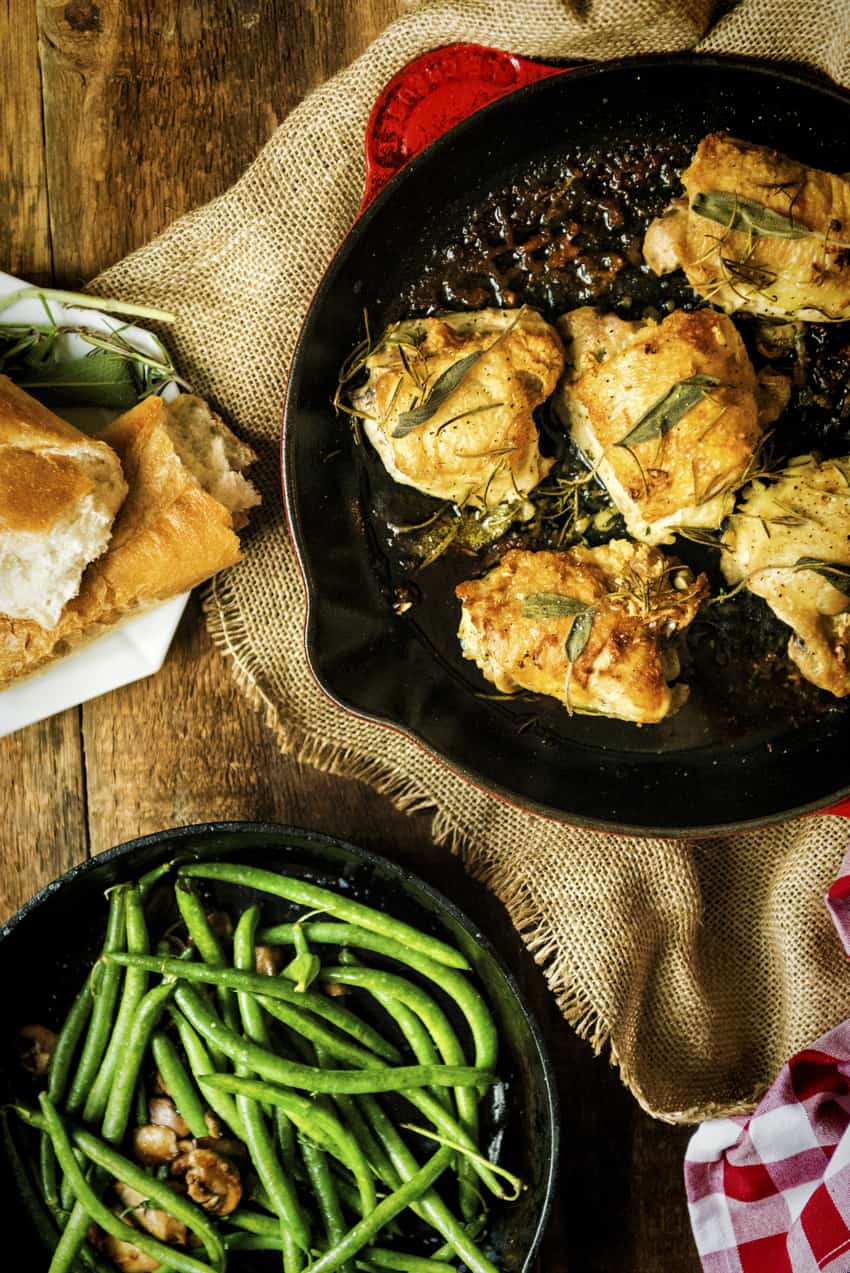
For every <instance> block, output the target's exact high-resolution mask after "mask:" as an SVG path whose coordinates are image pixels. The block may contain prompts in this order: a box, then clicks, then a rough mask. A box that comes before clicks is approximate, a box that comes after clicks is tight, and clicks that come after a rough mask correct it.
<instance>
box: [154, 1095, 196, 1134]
mask: <svg viewBox="0 0 850 1273" xmlns="http://www.w3.org/2000/svg"><path fill="white" fill-rule="evenodd" d="M148 1110H149V1112H150V1120H151V1123H153V1124H155V1125H156V1126H157V1127H170V1128H171V1129H172V1131H174V1132H175V1133H176V1134H177V1135H178V1136H188V1135H189V1125H188V1123H187V1122H186V1120H185V1119H184V1118H183V1117H182V1115H181V1114H180V1113H178V1110H177V1106H176V1105H175V1104H174V1101H172V1100H171V1098H170V1097H169V1096H154V1097H153V1099H152V1100H151V1101H149V1103H148Z"/></svg>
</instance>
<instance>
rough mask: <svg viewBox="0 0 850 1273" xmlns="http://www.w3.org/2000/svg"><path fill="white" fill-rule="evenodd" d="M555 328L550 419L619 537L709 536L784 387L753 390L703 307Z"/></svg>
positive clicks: (576, 313)
mask: <svg viewBox="0 0 850 1273" xmlns="http://www.w3.org/2000/svg"><path fill="white" fill-rule="evenodd" d="M558 326H559V329H560V332H561V334H562V336H563V337H564V342H565V345H566V351H567V362H568V370H567V371H566V372H565V374H564V377H563V379H562V381H561V384H560V386H559V388H558V390H557V393H556V398H555V406H556V409H557V411H558V414H559V416H560V417H561V419H562V420H563V422H564V424H565V425H566V426H567V427H568V428H569V430H570V433H571V435H572V438H573V440H574V442H575V443H576V445H577V446H578V447H579V448H580V449H581V451H583V453H584V454H585V456H586V457H587V459H588V461H589V462H590V463H591V464H592V465H593V466H594V467H595V469H596V472H597V474H598V476H599V478H600V480H601V481H602V482H603V483H604V484H605V487H606V488H607V490H608V492H609V494H610V496H611V498H612V500H613V501H614V503H615V504H616V506H617V508H618V509H619V510H620V512H621V513H622V514H623V516H624V517H625V519H626V525H627V527H628V530H629V532H630V534H632V535H634V536H635V538H636V539H639V540H641V541H642V542H644V543H649V544H658V543H671V542H672V540H673V532H674V530H675V529H676V527H678V526H691V527H706V528H714V527H717V526H719V525H720V523H721V522H722V521H723V519H724V517H726V516H727V514H728V513H730V512H731V511H732V506H733V503H734V498H735V496H734V491H735V488H736V487H737V486H740V485H741V483H742V482H743V481H744V476H745V473H746V470H747V466H748V465H749V463H750V461H751V460H752V457H753V455H754V453H755V451H756V448H757V447H758V444H759V441H760V439H761V436H762V429H763V425H764V424H766V423H767V422H769V420H771V419H773V418H775V417H776V415H778V414H779V413H780V412H781V411H782V409H783V408H784V406H785V404H786V403H787V400H788V394H789V392H790V383H789V382H788V380H787V379H786V378H785V377H782V376H776V375H771V376H770V377H765V378H764V380H763V381H761V382H760V381H759V380H758V379H757V378H756V374H755V372H754V371H753V368H752V364H751V363H750V360H749V358H748V356H747V351H746V349H745V348H744V344H743V341H742V340H741V337H740V336H739V334H738V332H737V330H736V328H735V326H734V324H733V322H732V320H731V319H730V318H727V317H726V315H725V314H718V313H716V312H715V311H714V310H710V309H700V310H697V311H696V312H694V313H690V314H689V313H685V312H684V311H683V310H676V311H674V312H673V313H672V314H670V315H668V317H667V318H665V319H664V321H663V322H662V323H654V322H652V321H648V322H643V323H636V322H634V323H633V322H624V321H623V320H622V319H619V318H617V317H615V316H614V315H613V314H597V313H596V312H595V311H594V310H593V309H590V308H588V307H584V308H582V309H577V310H573V311H572V312H571V313H569V314H565V315H564V316H563V317H562V318H561V319H559V322H558Z"/></svg>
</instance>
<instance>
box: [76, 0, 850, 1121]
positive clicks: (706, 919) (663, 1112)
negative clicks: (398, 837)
mask: <svg viewBox="0 0 850 1273" xmlns="http://www.w3.org/2000/svg"><path fill="white" fill-rule="evenodd" d="M456 40H467V41H475V42H480V43H483V44H490V45H496V46H498V47H501V48H505V49H510V50H513V51H515V52H517V53H523V54H527V55H531V56H537V57H541V58H547V57H558V58H587V59H604V58H613V57H619V56H623V55H626V54H633V53H640V52H648V51H658V50H677V49H688V48H696V49H698V50H704V51H706V52H709V51H710V52H714V53H739V54H749V55H754V56H761V57H772V58H782V59H790V60H793V61H799V62H805V63H808V64H809V65H810V66H813V67H816V68H818V69H820V70H821V71H825V72H827V73H828V74H829V75H830V76H832V77H833V78H834V79H835V80H837V81H839V82H841V83H843V84H845V85H850V0H796V3H793V4H789V3H788V0H743V3H740V4H737V5H730V3H729V2H728V0H725V2H724V3H715V2H714V0H634V2H633V3H629V2H628V0H563V3H558V0H515V2H513V3H508V2H502V3H499V2H498V0H454V2H450V0H440V2H432V3H412V4H410V5H409V6H408V9H407V11H406V12H405V13H404V15H403V16H402V17H401V18H399V19H398V20H397V21H396V22H395V23H393V24H392V25H391V26H390V27H389V28H388V29H387V30H386V31H385V32H384V34H383V35H382V36H381V37H380V38H379V39H378V40H377V41H376V42H375V43H374V44H373V45H372V47H371V48H370V49H369V50H368V51H367V52H366V53H365V54H364V55H363V56H362V57H361V58H359V59H358V60H357V61H356V62H355V63H354V64H353V65H352V66H351V67H349V68H348V69H347V70H346V71H344V72H343V73H342V74H340V75H338V76H337V77H336V78H335V79H333V80H331V81H330V82H329V83H327V84H325V85H323V86H322V87H321V88H319V89H317V90H316V91H315V92H314V93H312V94H311V95H310V96H309V97H308V98H307V99H306V100H305V101H304V102H303V103H302V104H301V105H300V106H299V107H298V108H297V109H296V110H295V111H293V113H292V114H291V115H290V116H289V118H288V119H287V120H286V121H285V123H284V124H283V125H282V126H281V127H280V128H279V129H278V130H277V132H276V133H275V134H274V136H273V137H272V138H271V140H270V141H269V142H268V144H267V145H266V147H265V148H264V150H263V151H262V152H261V153H260V155H259V156H258V158H257V159H256V161H255V162H254V164H253V165H252V166H251V168H250V169H249V170H248V172H247V173H246V174H245V175H244V176H243V177H242V178H241V180H240V181H238V182H237V183H236V185H235V186H234V187H233V188H232V189H231V190H229V191H228V192H227V193H226V194H224V195H223V196H222V197H221V198H219V199H217V200H215V202H213V203H211V204H209V205H208V206H207V207H204V208H201V209H199V210H198V211H196V212H193V213H191V214H190V215H188V216H186V217H184V218H183V219H182V220H180V221H178V222H177V223H176V224H175V225H174V226H172V227H171V228H170V229H169V230H168V231H167V232H166V233H165V234H164V235H163V236H162V237H161V238H159V239H157V240H156V241H155V242H154V243H152V244H150V245H149V246H148V247H146V248H144V249H142V250H141V251H140V252H137V253H135V254H134V255H133V256H131V257H129V258H128V259H127V260H125V261H122V262H121V263H120V264H118V265H116V266H114V267H113V268H112V269H110V270H109V271H108V272H107V273H106V274H105V275H103V276H102V277H101V278H100V279H98V280H97V281H96V282H95V283H94V284H92V287H93V288H94V289H97V290H99V291H103V290H105V291H106V292H108V293H109V294H112V295H120V296H123V297H125V298H127V299H132V300H136V301H139V302H147V303H149V304H154V305H159V306H163V307H165V308H167V309H169V310H173V311H175V312H176V313H177V314H178V315H179V318H178V321H177V323H176V324H175V326H174V327H172V328H169V332H168V339H169V343H170V346H171V348H172V349H173V352H174V354H175V356H176V358H177V360H178V362H179V364H180V366H181V368H182V370H183V373H184V374H185V375H186V376H188V377H189V379H190V380H191V381H192V383H193V385H194V386H195V387H196V388H197V390H198V392H200V393H203V394H206V395H208V396H209V397H211V398H212V399H213V401H214V402H216V403H217V404H218V405H219V406H220V407H221V408H223V409H224V411H225V412H226V414H227V415H228V416H229V417H230V418H231V419H232V420H233V421H235V422H236V423H237V424H238V427H239V429H240V430H241V431H242V432H243V434H245V435H246V436H250V438H251V439H252V441H253V443H254V445H255V447H256V449H257V451H258V452H259V453H260V457H261V458H260V462H259V464H258V466H257V470H256V477H257V481H258V483H259V485H260V486H261V488H262V491H263V497H264V505H263V510H262V516H261V519H260V520H259V524H258V526H257V527H256V530H255V532H254V534H253V537H252V539H251V540H250V542H249V551H248V553H247V558H246V560H245V562H244V563H243V564H242V565H241V566H239V567H237V568H235V569H233V570H231V571H230V572H228V573H227V574H226V575H225V576H223V577H222V578H220V579H219V580H218V581H217V582H216V583H215V585H214V586H213V587H212V588H211V590H210V591H209V593H208V596H207V598H206V612H207V616H208V620H209V627H210V631H211V633H212V636H213V639H214V640H215V642H216V644H217V645H218V646H220V648H221V649H223V650H224V651H226V652H227V654H228V655H229V656H230V658H231V660H232V666H233V670H234V674H235V676H236V677H237V680H238V682H239V684H240V686H242V688H243V689H244V691H245V693H246V694H247V695H248V696H249V697H250V699H251V700H252V702H254V703H255V704H257V706H258V707H262V708H263V709H264V710H265V714H266V717H267V719H268V722H269V724H270V725H271V727H272V729H273V730H274V731H275V733H276V735H277V737H278V739H279V741H280V745H281V747H283V748H285V749H286V750H287V751H290V752H292V753H293V754H294V755H296V756H297V757H298V758H299V759H301V760H303V761H308V762H310V763H312V764H314V765H318V766H321V767H322V768H324V769H328V770H333V771H334V772H337V773H340V774H345V775H349V776H354V777H356V778H359V779H361V780H363V781H364V782H367V783H370V784H372V785H373V786H374V787H376V788H377V789H378V790H380V791H382V792H384V793H386V794H387V796H389V797H390V798H391V799H392V800H393V801H395V803H396V804H398V805H399V806H400V807H402V808H405V809H408V810H414V809H415V810H423V809H426V810H429V811H430V810H433V813H434V822H433V830H434V835H435V837H436V838H437V839H438V840H439V841H442V842H445V843H446V844H448V845H450V846H451V847H452V848H453V849H455V850H458V851H459V852H460V853H461V854H462V855H463V859H464V861H465V862H466V864H467V866H468V867H469V869H470V870H471V871H472V872H474V874H475V875H477V876H478V877H480V878H481V879H483V880H484V881H486V883H487V884H488V885H489V886H490V888H492V889H493V891H494V892H495V893H497V894H498V896H499V897H500V898H501V899H502V900H503V902H504V903H505V905H506V906H507V908H508V911H509V912H510V915H511V918H512V919H513V922H514V923H515V924H516V926H517V928H518V929H519V930H520V931H521V933H522V934H523V937H524V938H525V940H526V942H527V943H528V946H529V948H530V949H531V950H532V951H533V953H534V956H535V958H536V959H537V960H538V961H539V962H540V964H541V965H542V966H543V968H544V970H545V973H546V976H547V978H548V981H549V984H550V986H551V988H552V990H553V992H554V993H555V995H556V996H557V999H558V1003H559V1004H560V1006H561V1009H562V1011H563V1013H564V1016H565V1017H566V1019H567V1020H568V1021H569V1022H570V1023H571V1024H572V1025H573V1026H574V1027H575V1028H576V1029H577V1030H578V1031H579V1032H580V1033H581V1034H582V1035H584V1036H585V1037H586V1038H588V1039H589V1040H590V1042H591V1043H592V1044H593V1046H594V1047H595V1048H597V1049H602V1048H603V1047H604V1046H605V1045H606V1044H607V1045H609V1046H610V1053H611V1056H612V1058H613V1060H614V1061H615V1062H616V1063H617V1064H618V1065H619V1067H620V1072H621V1074H622V1077H623V1080H624V1081H625V1082H626V1083H627V1084H628V1086H629V1087H630V1088H631V1090H632V1092H633V1093H634V1095H635V1096H636V1098H637V1099H638V1100H639V1101H640V1103H641V1104H642V1105H643V1106H644V1107H645V1108H646V1109H647V1110H649V1111H650V1112H651V1113H653V1114H655V1115H657V1116H659V1117H661V1118H665V1119H669V1120H671V1121H672V1120H682V1121H687V1120H696V1119H699V1118H701V1117H704V1116H710V1115H712V1114H718V1113H721V1112H726V1111H732V1110H740V1109H742V1108H746V1107H747V1106H748V1105H749V1104H750V1103H751V1102H752V1101H753V1099H754V1098H755V1096H756V1095H757V1093H758V1092H759V1091H760V1089H761V1088H762V1087H763V1086H764V1084H766V1083H767V1082H768V1081H769V1080H770V1079H771V1078H772V1077H773V1075H774V1074H775V1073H776V1072H777V1071H778V1070H779V1068H780V1066H781V1064H782V1062H783V1061H784V1060H785V1058H786V1057H787V1056H788V1054H789V1053H790V1052H792V1051H793V1050H794V1049H796V1048H798V1047H800V1046H801V1045H803V1044H805V1043H806V1042H807V1041H809V1040H811V1039H814V1038H815V1037H817V1036H818V1035H819V1034H821V1033H823V1032H824V1031H825V1030H827V1029H828V1028H829V1027H831V1026H834V1025H835V1024H836V1023H837V1022H839V1021H840V1020H842V1019H843V1018H844V1017H846V1016H848V1015H850V972H849V971H848V968H847V964H846V960H845V956H844V955H843V954H842V952H841V949H840V947H839V945H838V942H837V941H836V940H835V938H834V936H833V934H832V931H831V927H830V923H829V920H828V918H827V915H826V911H825V908H824V906H823V901H822V897H823V894H824V892H825V890H826V889H827V887H828V885H829V883H830V880H831V878H832V876H833V875H834V873H835V872H836V870H837V868H838V865H839V863H840V860H841V857H842V852H843V849H844V846H845V843H846V841H847V839H848V826H847V824H845V823H844V822H843V821H842V820H841V819H839V818H835V817H818V818H812V819H806V820H803V821H801V822H797V823H795V824H793V825H787V826H783V827H780V828H773V829H770V830H767V831H762V832H757V833H753V834H747V835H740V836H735V837H730V838H726V839H721V840H705V841H696V842H681V841H680V842H676V841H672V840H658V839H639V838H624V837H611V836H606V835H601V834H595V833H592V832H588V831H585V830H574V829H570V828H568V827H564V826H561V825H557V824H555V823H553V822H549V821H547V820H544V819H541V818H537V817H534V816H532V815H529V814H524V813H521V812H517V811H515V810H513V809H510V808H507V807H506V806H505V805H504V804H501V803H498V802H497V801H496V800H494V799H492V798H490V797H488V796H487V795H485V794H483V793H482V792H480V791H477V790H474V789H472V788H471V787H470V786H468V785H467V784H466V783H465V782H463V781H462V780H461V779H459V778H457V777H455V776H454V775H453V774H451V773H450V772H449V771H448V770H447V769H446V768H445V767H444V766H443V765H442V764H440V763H438V762H437V761H435V760H432V759H430V757H428V756H426V755H425V754H424V753H423V752H422V751H421V750H420V749H419V748H418V747H416V746H415V744H413V743H411V742H409V741H407V740H406V739H404V738H402V737H400V736H398V735H397V734H394V733H391V732H389V731H387V730H385V729H383V728H381V727H379V726H375V725H371V724H367V723H364V722H362V721H358V720H355V719H353V718H351V717H349V716H346V715H344V714H343V713H342V712H340V711H339V710H338V709H337V708H335V707H334V706H333V705H332V704H331V703H330V702H329V701H328V700H327V699H326V698H325V697H324V696H323V695H322V694H321V693H320V692H319V691H318V690H317V689H316V688H315V687H314V685H313V683H312V681H311V678H310V676H309V675H308V672H307V667H306V662H305V656H304V650H303V643H302V631H303V611H304V596H303V589H302V585H301V581H300V577H299V574H298V571H297V569H296V565H295V561H294V558H293V555H292V552H291V549H290V545H289V542H288V538H287V531H286V527H285V523H284V518H283V514H282V511H281V501H280V481H279V469H278V429H279V425H280V410H281V400H282V395H283V389H284V384H285V378H286V373H287V367H288V363H289V359H290V355H291V352H292V349H293V346H294V343H295V340H296V336H297V333H298V330H299V326H300V323H301V320H302V318H303V315H304V313H305V311H306V308H307V305H308V302H309V300H310V297H311V294H312V292H313V290H314V287H315V286H316V284H317V283H318V281H319V278H320V277H321V275H322V273H323V271H324V269H325V266H326V265H327V263H328V261H329V259H330V257H331V255H332V253H333V251H334V249H335V247H336V245H337V244H338V243H339V241H340V240H341V239H342V237H343V235H344V234H345V232H346V230H347V229H348V227H349V226H350V224H351V222H352V221H353V219H354V217H355V214H356V212H357V207H358V203H359V200H360V196H361V192H362V188H363V176H364V170H363V157H362V155H363V144H362V143H363V134H364V128H365V124H366V120H367V117H368V114H369V110H370V107H371V106H372V103H373V102H374V100H375V96H376V94H377V93H378V91H379V90H380V89H381V87H382V85H384V84H385V83H386V81H387V80H388V79H390V77H391V76H392V75H394V74H395V73H396V72H397V71H398V70H399V69H400V68H401V67H402V66H403V65H404V63H406V62H407V61H409V60H410V59H411V58H413V57H415V56H416V55H418V54H420V53H422V52H424V51H425V50H427V49H430V48H434V47H437V46H439V45H441V44H446V43H450V42H452V41H456ZM848 763H849V764H850V757H849V758H848Z"/></svg>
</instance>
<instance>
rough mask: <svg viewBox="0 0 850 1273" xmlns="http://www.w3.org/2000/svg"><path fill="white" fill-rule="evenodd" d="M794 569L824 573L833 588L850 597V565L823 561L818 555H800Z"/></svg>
mask: <svg viewBox="0 0 850 1273" xmlns="http://www.w3.org/2000/svg"><path fill="white" fill-rule="evenodd" d="M793 569H794V570H813V571H814V572H815V574H818V575H822V576H823V578H824V579H826V580H827V581H828V582H829V583H831V584H832V586H833V588H837V589H838V591H839V592H843V593H844V595H845V597H850V566H843V565H841V563H840V562H837V561H821V560H820V559H819V558H817V557H798V558H797V560H796V561H795V562H794V565H793Z"/></svg>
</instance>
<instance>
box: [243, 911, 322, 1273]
mask: <svg viewBox="0 0 850 1273" xmlns="http://www.w3.org/2000/svg"><path fill="white" fill-rule="evenodd" d="M258 918H259V908H258V907H251V908H250V909H249V910H247V911H245V913H244V914H243V915H242V917H241V919H240V920H239V924H238V926H237V931H236V934H235V935H234V957H235V958H236V961H237V963H242V964H245V963H247V962H248V961H249V960H250V962H251V964H253V962H254V934H255V933H256V931H257V922H258ZM237 1003H238V1008H239V1012H240V1014H241V1017H242V1025H243V1028H244V1030H245V1032H246V1034H247V1036H248V1038H249V1039H250V1040H251V1042H252V1043H259V1042H268V1034H267V1032H266V1030H265V1026H264V1023H263V1019H262V1013H261V1012H260V1009H259V1006H258V1004H257V1003H256V1001H255V1000H254V999H253V998H252V997H251V996H250V995H246V994H240V995H239V996H238V998H237ZM247 1071H248V1066H247V1065H245V1064H240V1066H239V1073H240V1074H241V1075H242V1076H243V1077H247ZM236 1108H237V1109H238V1110H239V1115H240V1117H241V1119H242V1125H243V1126H244V1128H245V1133H246V1140H247V1145H248V1151H249V1153H250V1156H251V1161H252V1163H253V1165H254V1169H255V1170H256V1172H257V1175H258V1176H259V1178H260V1183H261V1184H262V1186H263V1188H264V1190H265V1191H266V1193H267V1194H268V1196H269V1199H270V1200H271V1202H272V1205H273V1207H274V1210H275V1212H276V1214H277V1215H278V1217H279V1219H280V1222H281V1235H282V1243H283V1248H284V1270H285V1273H298V1270H300V1269H301V1268H302V1267H303V1261H302V1260H301V1258H300V1256H299V1255H298V1252H297V1251H296V1250H295V1248H296V1247H297V1248H300V1250H301V1251H305V1252H308V1253H309V1250H310V1229H309V1226H308V1224H307V1218H306V1216H305V1215H304V1212H303V1210H302V1208H301V1204H300V1203H299V1201H298V1196H297V1194H296V1192H295V1190H294V1188H293V1187H292V1184H291V1183H290V1181H289V1178H288V1177H287V1175H286V1173H285V1172H284V1171H283V1169H282V1167H281V1164H280V1161H279V1159H278V1157H277V1153H276V1150H275V1146H274V1142H273V1140H272V1137H271V1136H270V1135H269V1131H268V1128H267V1126H266V1122H265V1119H264V1117H263V1113H262V1110H261V1109H260V1107H259V1105H258V1104H256V1103H255V1102H254V1101H252V1100H249V1099H248V1098H247V1097H246V1096H245V1095H244V1094H242V1093H241V1092H238V1091H237V1094H236Z"/></svg>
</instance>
